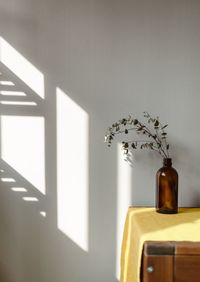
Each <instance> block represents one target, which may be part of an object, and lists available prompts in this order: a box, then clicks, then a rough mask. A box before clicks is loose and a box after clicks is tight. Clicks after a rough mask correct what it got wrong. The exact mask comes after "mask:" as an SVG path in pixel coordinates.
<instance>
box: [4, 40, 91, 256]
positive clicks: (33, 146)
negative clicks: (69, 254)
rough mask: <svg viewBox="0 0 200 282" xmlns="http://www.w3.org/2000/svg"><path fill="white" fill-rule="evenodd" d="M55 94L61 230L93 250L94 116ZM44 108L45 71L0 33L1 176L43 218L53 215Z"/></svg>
mask: <svg viewBox="0 0 200 282" xmlns="http://www.w3.org/2000/svg"><path fill="white" fill-rule="evenodd" d="M55 95H56V103H57V105H55V107H56V110H57V148H53V149H55V150H57V160H54V161H55V162H56V163H57V175H58V177H57V203H56V204H57V228H58V229H59V230H60V231H62V232H63V233H64V234H65V235H67V236H68V237H69V238H70V239H71V240H72V241H74V242H75V243H76V244H77V245H78V246H79V247H80V248H81V249H83V250H84V251H88V136H89V132H88V128H89V117H88V114H87V113H86V112H85V111H84V110H83V109H82V108H81V107H80V106H78V105H77V104H76V103H75V102H74V101H73V100H72V99H70V98H69V97H68V95H67V94H66V93H64V92H63V91H62V90H61V89H60V88H57V89H56V93H55ZM45 106H46V105H45V85H44V75H43V74H42V73H41V72H40V71H39V70H38V69H37V68H36V67H35V66H34V65H32V64H31V63H30V62H29V61H28V60H27V59H26V58H25V57H23V56H22V55H21V54H20V53H19V52H18V51H17V50H15V49H14V48H13V47H12V46H11V45H10V44H9V43H8V42H7V41H6V40H5V39H4V38H2V37H0V111H1V117H0V130H1V152H0V153H1V161H0V165H1V167H0V175H1V176H0V177H1V178H0V180H1V182H2V183H4V186H5V187H8V188H10V189H11V190H12V191H13V193H14V192H15V193H17V194H18V195H20V197H21V198H22V199H23V200H24V201H30V202H32V203H33V202H34V204H35V205H40V208H39V210H40V213H41V215H42V216H48V215H46V208H45V206H46V205H45V194H46V183H45V180H46V168H45V143H46V142H48V140H45V122H46V117H45ZM72 123H73V126H72ZM77 132H79V134H77ZM80 132H81V134H80ZM72 140H73V141H72ZM77 195H79V197H78V196H77Z"/></svg>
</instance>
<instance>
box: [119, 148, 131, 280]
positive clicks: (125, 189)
mask: <svg viewBox="0 0 200 282" xmlns="http://www.w3.org/2000/svg"><path fill="white" fill-rule="evenodd" d="M117 145H118V146H117V157H118V161H117V246H116V247H117V252H116V253H117V256H116V277H117V279H119V278H120V252H121V242H122V237H123V228H124V222H125V218H126V213H127V210H128V207H129V206H130V205H131V166H130V164H128V163H127V162H125V161H124V155H123V151H122V150H121V144H117Z"/></svg>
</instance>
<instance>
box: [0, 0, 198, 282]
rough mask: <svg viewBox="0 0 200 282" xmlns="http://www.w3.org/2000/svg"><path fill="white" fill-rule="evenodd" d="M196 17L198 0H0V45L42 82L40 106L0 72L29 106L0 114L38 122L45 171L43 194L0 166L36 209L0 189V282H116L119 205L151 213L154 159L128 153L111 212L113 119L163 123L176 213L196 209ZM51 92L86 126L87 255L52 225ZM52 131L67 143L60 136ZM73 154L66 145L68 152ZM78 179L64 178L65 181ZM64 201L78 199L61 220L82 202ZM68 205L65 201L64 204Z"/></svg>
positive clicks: (114, 154) (53, 125)
mask: <svg viewBox="0 0 200 282" xmlns="http://www.w3.org/2000/svg"><path fill="white" fill-rule="evenodd" d="M199 14H200V2H199V1H198V0H196V1H195V0H192V1H187V0H182V1H179V0H168V1H164V0H162V1H161V0H140V1H139V0H138V1H137V0H131V1H130V0H125V1H119V0H115V1H113V0H109V1H108V0H85V1H81V0H57V1H53V0H40V1H38V0H9V1H4V0H0V36H1V37H2V38H3V39H4V40H6V42H8V43H9V44H10V45H11V46H12V47H13V48H15V49H16V50H17V51H18V52H19V53H20V54H21V55H23V56H24V57H25V58H26V59H27V60H28V61H29V62H30V63H32V64H33V65H34V66H35V67H36V68H37V69H38V70H39V71H40V72H41V73H42V74H43V75H44V82H45V99H44V100H42V99H40V98H38V97H37V95H35V94H34V93H32V92H31V90H30V89H27V88H26V85H25V84H24V83H23V82H22V81H21V80H18V78H17V77H16V76H15V74H13V73H11V71H10V70H9V69H8V68H6V67H5V66H4V65H2V64H1V68H2V69H1V71H2V72H3V73H5V74H6V75H7V76H8V77H10V78H12V79H13V80H16V81H17V83H18V85H19V86H20V88H22V89H24V91H25V90H27V92H28V93H29V94H28V95H29V97H31V99H32V100H33V101H36V102H37V106H36V107H35V108H33V110H27V107H21V108H19V109H18V108H16V107H11V106H10V107H9V106H5V105H1V109H0V110H1V114H2V115H4V116H6V115H11V116H17V115H21V116H26V115H30V116H43V117H44V121H45V164H46V165H45V181H46V194H45V195H43V194H42V193H41V192H40V191H38V190H37V189H35V187H34V185H32V183H30V182H29V181H27V180H28V179H27V178H26V175H22V173H19V171H17V170H16V169H15V167H12V166H8V165H7V164H6V163H5V162H4V161H5V160H4V161H3V162H2V164H1V169H4V173H3V172H2V175H4V176H5V175H6V174H7V175H8V176H12V177H13V178H15V179H16V181H17V183H20V185H21V186H23V187H25V188H26V189H27V190H28V195H30V196H36V197H37V198H38V199H39V202H38V203H29V202H25V201H22V200H21V194H19V193H18V194H17V193H15V192H14V191H11V190H10V187H11V184H9V183H7V184H6V183H4V182H2V183H1V185H0V186H1V187H0V193H1V196H0V214H1V221H0V230H1V231H0V270H1V271H0V272H1V276H2V277H0V278H1V279H0V280H1V281H2V282H36V281H37V282H55V281H56V282H66V281H67V282H102V281H106V282H114V281H115V282H116V281H117V278H116V253H117V251H116V245H117V242H116V241H117V238H119V234H117V230H122V228H121V227H119V222H120V224H122V222H123V220H124V215H125V212H126V209H127V206H128V205H129V204H132V205H154V195H155V183H154V182H155V172H156V170H157V169H158V168H159V167H160V166H161V162H162V160H161V159H159V157H157V156H155V155H154V154H153V155H152V154H149V153H143V152H142V153H141V154H140V152H139V153H138V154H137V155H136V162H135V165H134V168H133V169H132V171H131V175H130V176H129V173H124V166H123V169H122V170H123V172H122V175H125V179H124V187H123V189H124V195H129V193H130V191H129V189H130V188H131V196H128V198H126V196H124V197H125V198H124V199H125V200H123V199H122V201H121V202H120V200H121V198H120V199H119V198H118V195H117V193H119V195H122V191H121V190H120V189H122V188H120V187H119V183H118V182H119V179H120V183H123V180H122V179H121V178H120V176H119V174H120V169H119V164H118V155H117V154H118V153H117V145H114V146H113V147H112V148H110V149H108V148H107V147H106V146H105V144H104V143H103V137H104V133H105V129H106V128H107V127H108V126H109V125H110V124H112V122H113V121H115V120H118V119H119V118H121V117H123V116H126V115H128V114H129V113H132V114H133V115H134V116H136V117H140V116H141V114H142V112H143V111H144V110H146V111H149V112H150V113H152V114H153V115H159V116H160V118H161V119H162V120H163V122H167V123H168V124H169V128H168V135H169V142H170V144H171V147H172V158H173V163H174V166H175V167H176V168H177V170H178V173H179V177H180V183H179V203H180V206H199V204H200V188H199V175H200V168H199V167H200V166H199V163H200V153H199V144H200V133H199V120H200V111H199V103H200V94H199V91H200V83H199V75H200V56H199V50H200V33H199V26H200V17H199ZM56 87H59V88H60V89H61V90H62V91H63V92H64V93H66V96H68V97H70V98H71V99H72V100H73V102H74V103H75V104H77V105H78V106H79V107H80V108H81V109H82V110H83V111H84V112H85V113H86V114H88V118H89V136H88V138H89V149H88V160H87V161H88V162H87V164H88V195H87V197H88V198H87V201H88V202H87V206H88V218H87V220H88V223H87V224H88V225H87V229H88V250H83V248H81V247H80V246H79V245H78V244H77V242H74V241H73V238H70V237H69V236H67V235H66V234H64V233H63V232H62V231H61V230H60V229H59V228H58V225H57V221H58V216H57V204H58V203H57V170H58V166H57V163H56V160H57V156H56V152H57V143H56V142H57V141H58V140H57V139H56V132H57V131H56V126H58V124H57V123H56V114H57V113H56V109H57V106H56ZM57 110H58V109H57ZM70 119H72V117H71V116H70V117H69V120H70ZM68 122H69V121H68ZM73 122H74V120H71V123H72V124H73ZM63 124H64V123H63ZM67 124H68V123H67V121H66V125H67ZM5 127H6V125H5ZM2 130H3V129H2ZM4 130H5V129H4ZM63 130H66V134H68V136H69V137H68V138H70V139H71V138H73V135H71V134H70V133H71V132H70V130H69V127H67V126H66V128H65V127H63ZM77 131H78V132H79V131H80V129H79V128H78V127H77ZM80 132H81V131H80ZM12 133H13V132H12ZM4 136H5V135H4ZM2 138H3V136H2ZM17 138H18V136H17V133H16V139H17ZM25 138H26V134H25ZM35 138H36V139H37V138H38V137H37V136H36V137H35ZM65 138H66V136H65ZM78 138H80V140H82V139H81V138H83V136H82V135H81V136H79V137H78ZM13 139H15V138H14V137H12V140H11V141H12V142H13V143H12V144H13V146H16V143H15V142H14V141H13ZM17 140H18V139H17ZM27 140H29V141H30V140H32V139H30V138H29V139H27ZM66 140H67V139H66ZM30 142H32V141H30ZM28 143H29V142H28ZM31 144H32V143H31ZM34 144H35V143H34V142H33V144H32V145H31V146H33V147H34ZM6 146H7V145H4V148H3V149H2V150H4V149H5V148H6ZM78 146H79V142H78V140H77V138H76V140H74V147H75V148H72V150H73V149H74V150H76V147H78ZM30 148H31V149H30V154H31V153H32V147H30ZM15 150H17V148H15ZM20 150H21V151H20V153H21V156H22V160H23V159H24V158H25V156H23V149H22V148H21V149H20ZM2 154H3V152H2ZM61 155H62V154H61ZM14 161H15V158H14ZM29 162H30V163H29V164H27V165H29V166H30V167H31V165H33V164H31V159H30V160H29ZM77 162H79V159H77ZM127 171H129V168H127ZM78 173H79V172H78V171H74V178H77V177H78V176H77V175H79V174H78ZM66 174H67V172H66ZM127 176H129V177H130V178H131V179H128V180H127V179H126V177H127ZM66 179H67V176H66V177H65V181H66V183H67V180H66ZM130 183H131V184H130ZM120 185H121V184H120ZM130 186H131V187H130ZM80 187H81V185H80ZM69 188H71V190H72V191H74V187H68V189H67V191H69V193H70V189H69ZM80 189H81V188H80ZM119 191H120V192H119ZM75 195H76V196H77V201H76V200H75V199H74V198H73V201H71V203H72V205H71V206H72V212H70V211H68V214H67V215H66V216H69V214H70V216H71V218H73V213H74V212H75V210H76V209H74V207H76V206H77V210H78V209H79V205H78V204H77V203H80V202H81V200H83V199H82V198H81V199H80V198H79V192H78V191H77V194H75ZM68 196H69V197H71V196H70V195H64V197H66V202H67V199H68ZM120 197H121V196H120ZM63 202H65V201H64V199H63ZM68 202H69V199H68ZM118 205H119V206H120V208H121V210H119V209H118ZM41 210H44V211H45V212H46V214H47V215H46V217H45V218H43V217H41V215H40V214H39V212H40V211H41ZM66 211H67V209H66ZM66 211H65V212H66ZM81 216H82V215H81ZM119 217H120V218H119ZM66 218H67V217H66ZM74 218H75V217H74ZM80 218H81V217H80ZM78 226H79V225H78ZM120 226H121V225H120ZM79 227H80V226H79ZM79 227H77V228H79ZM77 230H79V229H77ZM79 232H80V231H79ZM80 233H81V232H80Z"/></svg>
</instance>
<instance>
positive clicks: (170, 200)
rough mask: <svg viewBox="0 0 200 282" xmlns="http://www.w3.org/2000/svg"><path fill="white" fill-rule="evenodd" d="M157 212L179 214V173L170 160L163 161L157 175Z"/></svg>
mask: <svg viewBox="0 0 200 282" xmlns="http://www.w3.org/2000/svg"><path fill="white" fill-rule="evenodd" d="M156 211H157V212H159V213H166V214H172V213H177V212H178V173H177V171H176V170H175V169H174V168H173V167H172V160H171V159H170V158H165V159H163V167H161V168H160V169H159V170H158V172H157V174H156Z"/></svg>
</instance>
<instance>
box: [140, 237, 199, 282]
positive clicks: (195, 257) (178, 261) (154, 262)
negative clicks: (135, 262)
mask: <svg viewBox="0 0 200 282" xmlns="http://www.w3.org/2000/svg"><path fill="white" fill-rule="evenodd" d="M199 277H200V242H174V241H165V242H157V241H146V242H145V243H144V248H143V255H142V267H141V281H142V282H157V281H162V282H199V281H200V280H199V279H200V278H199Z"/></svg>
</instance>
